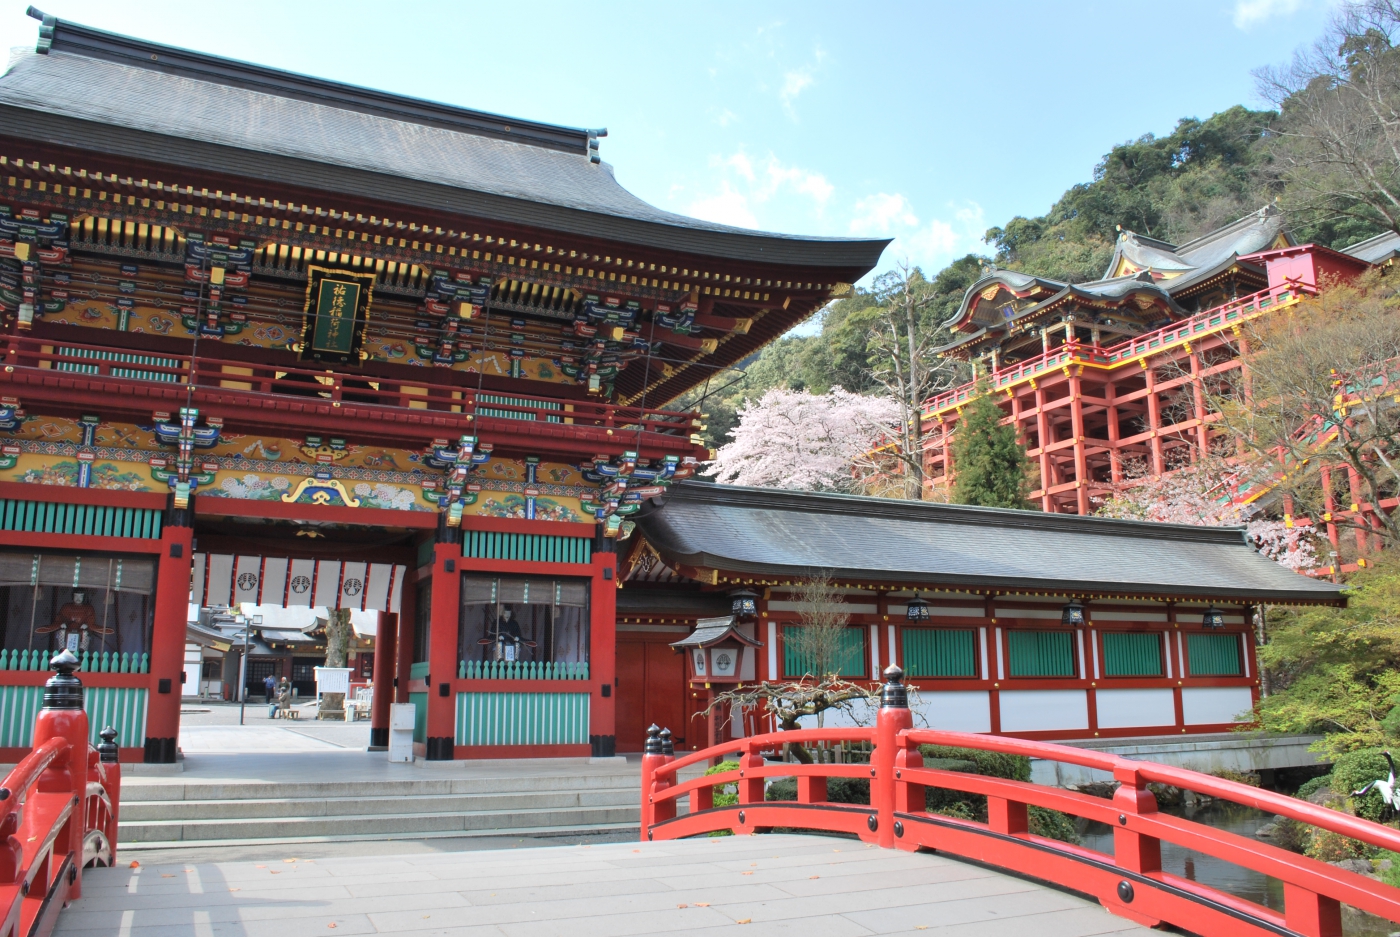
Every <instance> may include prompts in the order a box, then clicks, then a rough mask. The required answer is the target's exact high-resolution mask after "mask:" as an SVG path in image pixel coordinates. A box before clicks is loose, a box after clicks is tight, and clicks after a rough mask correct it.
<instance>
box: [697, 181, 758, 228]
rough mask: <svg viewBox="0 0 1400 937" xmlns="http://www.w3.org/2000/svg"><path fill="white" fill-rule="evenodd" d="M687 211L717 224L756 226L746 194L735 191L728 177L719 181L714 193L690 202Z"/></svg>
mask: <svg viewBox="0 0 1400 937" xmlns="http://www.w3.org/2000/svg"><path fill="white" fill-rule="evenodd" d="M689 211H690V214H691V215H692V216H693V217H695V218H701V219H703V220H705V221H713V222H715V223H717V224H730V225H735V226H736V227H740V228H757V227H758V219H757V218H755V217H754V214H753V210H752V209H750V208H749V199H748V196H746V195H745V194H744V193H742V192H738V191H735V190H734V188H733V187H732V186H731V185H730V184H729V180H728V179H723V180H721V181H720V190H719V192H717V193H716V194H714V195H711V196H709V197H707V198H701V199H696V200H695V201H693V202H691V203H690V209H689Z"/></svg>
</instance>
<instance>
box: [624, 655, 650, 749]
mask: <svg viewBox="0 0 1400 937" xmlns="http://www.w3.org/2000/svg"><path fill="white" fill-rule="evenodd" d="M646 650H647V646H646V645H645V644H643V643H641V642H640V641H618V642H617V710H616V711H617V750H618V751H620V752H639V751H641V750H642V746H643V745H644V744H645V743H646V738H647V726H649V725H651V723H649V722H647V720H646Z"/></svg>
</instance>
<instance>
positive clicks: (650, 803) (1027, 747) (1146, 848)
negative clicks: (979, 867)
mask: <svg viewBox="0 0 1400 937" xmlns="http://www.w3.org/2000/svg"><path fill="white" fill-rule="evenodd" d="M903 676H904V675H903V672H902V671H901V670H900V669H899V668H898V667H891V668H889V669H888V670H886V671H885V677H886V683H885V686H884V690H883V693H882V695H881V700H880V709H879V714H878V717H877V719H876V725H875V727H874V728H842V729H806V730H798V731H791V732H779V733H772V734H768V735H757V736H753V737H751V738H746V739H739V740H735V741H733V742H729V743H726V744H724V745H719V746H715V747H712V748H708V749H705V750H703V751H698V752H694V753H691V754H688V755H685V756H684V757H681V758H676V757H674V756H673V755H671V754H669V753H666V752H664V751H663V750H662V749H663V746H662V744H661V739H660V737H659V736H658V735H657V734H656V732H655V727H653V732H652V733H651V734H650V735H649V738H648V747H647V754H646V755H645V756H644V757H643V759H642V838H643V839H646V840H657V839H677V838H680V837H686V836H696V835H700V834H705V833H711V832H715V831H718V830H729V831H732V832H733V833H735V834H751V833H762V832H766V831H768V830H772V829H775V828H787V829H807V830H821V831H826V832H835V833H847V834H854V835H856V836H858V837H859V838H860V839H862V840H864V841H866V842H868V843H874V844H877V845H879V846H882V847H884V848H886V849H904V850H911V851H912V850H920V849H924V850H936V851H938V852H940V853H944V854H947V855H950V856H957V857H961V858H965V859H969V860H972V861H974V862H978V863H982V864H984V865H987V866H991V867H993V868H996V869H1000V870H1003V871H1007V872H1011V873H1014V874H1018V875H1023V876H1028V877H1031V878H1034V879H1038V880H1041V881H1044V882H1048V883H1050V884H1053V885H1057V886H1061V887H1063V888H1066V889H1068V890H1071V891H1075V892H1079V893H1081V894H1084V895H1087V896H1089V897H1092V898H1094V899H1097V900H1098V902H1099V903H1100V904H1102V905H1103V906H1104V907H1105V908H1107V909H1108V910H1109V911H1112V912H1113V913H1115V914H1119V915H1122V916H1123V917H1125V918H1128V919H1130V920H1133V921H1136V922H1138V923H1141V924H1145V925H1148V926H1154V927H1155V926H1158V925H1161V924H1167V925H1172V926H1174V927H1177V928H1180V929H1182V930H1185V931H1190V932H1192V933H1196V934H1201V935H1207V937H1212V935H1229V937H1236V935H1303V937H1342V921H1341V918H1342V914H1341V906H1342V904H1347V905H1351V906H1352V907H1355V908H1359V909H1361V910H1362V911H1366V912H1369V913H1370V914H1374V915H1377V916H1379V917H1382V918H1385V919H1386V920H1389V921H1394V922H1400V889H1397V888H1393V887H1391V886H1389V885H1384V884H1381V883H1379V882H1377V881H1375V880H1373V879H1370V878H1367V877H1366V876H1364V875H1360V874H1358V873H1355V872H1351V871H1347V870H1345V869H1341V868H1337V867H1335V866H1332V865H1328V864H1327V863H1325V862H1319V861H1317V860H1315V859H1310V858H1308V857H1306V856H1301V855H1298V854H1297V853H1293V852H1289V851H1287V850H1284V849H1281V848H1279V847H1277V846H1272V845H1270V844H1268V843H1261V842H1259V841H1257V840H1253V839H1249V838H1246V837H1243V836H1239V835H1237V834H1234V833H1230V832H1227V831H1224V830H1219V829H1216V828H1214V827H1210V826H1206V825H1204V824H1200V823H1195V822H1192V821H1191V820H1186V819H1183V818H1180V817H1175V816H1169V815H1167V814H1163V813H1161V812H1159V811H1158V809H1157V801H1156V798H1155V797H1154V796H1153V794H1152V792H1151V791H1150V790H1148V787H1147V786H1148V784H1152V783H1155V784H1164V785H1170V786H1172V787H1177V788H1181V789H1182V790H1188V791H1195V792H1196V793H1198V794H1204V795H1206V796H1209V797H1213V798H1218V799H1220V800H1226V801H1231V802H1233V803H1237V804H1243V805H1245V806H1248V807H1254V808H1256V809H1258V810H1262V811H1265V812H1267V813H1271V814H1275V815H1277V816H1280V817H1288V818H1291V819H1293V820H1297V821H1300V822H1302V823H1306V824H1309V825H1311V826H1315V827H1318V828H1319V829H1323V830H1330V831H1332V832H1334V833H1338V834H1341V835H1343V836H1347V837H1350V838H1352V839H1357V840H1360V841H1362V842H1364V843H1368V844H1370V845H1372V846H1376V847H1380V848H1382V849H1389V850H1392V851H1395V852H1400V831H1396V830H1394V829H1392V828H1390V827H1388V826H1382V825H1381V824H1378V823H1372V822H1371V821H1369V820H1363V819H1360V818H1358V817H1353V816H1350V815H1348V814H1344V813H1340V812H1338V811H1335V810H1328V809H1326V808H1324V807H1318V806H1315V805H1313V804H1310V803H1308V802H1306V801H1302V800H1299V799H1297V798H1293V797H1288V796H1285V795H1281V794H1275V793H1272V792H1270V791H1263V790H1259V789H1257V788H1253V787H1250V786H1248V785H1245V784H1239V783H1237V782H1234V781H1227V780H1223V779H1221V778H1216V777H1212V776H1210V775H1206V774H1200V773H1198V772H1195V771H1188V770H1185V769H1182V768H1173V767H1168V766H1166V765H1159V764H1154V763H1152V762H1145V761H1132V760H1129V759H1126V758H1121V757H1118V756H1116V755H1110V754H1105V753H1101V752H1094V751H1085V750H1082V749H1078V748H1071V747H1068V746H1064V745H1054V744H1050V743H1045V742H1031V741H1025V740H1021V739H1012V738H1000V737H995V736H988V735H971V734H967V733H962V732H938V731H932V730H923V729H915V728H914V727H913V720H912V716H911V713H910V710H909V704H908V698H907V692H906V690H905V688H904V686H903V683H902V680H903ZM788 742H799V743H802V744H804V745H806V744H810V743H818V742H826V743H839V742H863V743H870V744H871V745H872V746H873V749H872V751H871V756H870V763H869V764H810V765H806V764H790V763H782V762H776V763H769V762H768V761H765V759H764V757H763V753H764V752H774V751H778V750H780V749H782V747H783V745H784V744H785V743H788ZM920 745H946V746H956V747H960V748H973V749H980V750H982V751H987V752H1001V753H1005V754H1010V755H1027V756H1030V757H1033V758H1041V759H1047V760H1050V761H1059V762H1064V763H1067V764H1072V765H1079V766H1082V767H1087V768H1095V769H1098V770H1100V771H1104V772H1108V773H1110V774H1112V776H1113V778H1114V780H1116V781H1117V782H1118V784H1119V787H1118V789H1117V790H1116V792H1115V793H1114V795H1113V798H1112V799H1111V800H1110V799H1107V798H1103V797H1095V796H1091V795H1088V794H1081V793H1077V792H1074V791H1067V790H1063V789H1061V788H1055V787H1045V786H1043V785H1039V784H1031V783H1026V782H1021V781H1013V780H1006V779H1003V778H995V777H987V776H983V775H978V774H968V773H964V772H958V771H946V770H941V769H935V768H926V767H924V765H923V758H922V756H921V755H920V753H919V746H920ZM735 751H739V752H740V753H741V754H740V757H739V767H738V769H737V770H733V771H727V772H724V773H720V774H714V775H708V776H703V777H697V778H694V779H692V780H688V781H683V782H682V781H680V780H679V775H678V772H680V771H681V770H682V769H685V768H687V767H690V766H696V765H702V764H704V763H705V762H707V761H710V760H712V759H717V758H721V757H723V756H726V755H730V754H732V753H734V752H735ZM788 777H795V778H796V781H797V799H796V800H792V801H775V800H765V799H764V794H765V780H766V779H769V778H788ZM829 778H864V779H866V780H868V781H869V782H870V803H869V805H864V804H844V803H831V802H829V801H828V800H827V794H826V786H827V780H828V779H829ZM729 784H735V785H737V786H738V791H739V796H738V803H736V804H733V805H732V806H720V807H716V806H715V805H714V788H715V787H716V786H720V785H729ZM928 787H936V788H943V789H945V790H953V791H961V792H965V793H968V794H981V795H984V796H986V798H987V822H985V823H978V822H973V821H970V820H962V819H957V818H954V817H948V816H943V815H940V814H934V813H929V812H927V811H926V810H925V809H924V808H925V799H924V789H925V788H928ZM682 798H686V799H687V801H688V807H689V810H688V812H686V813H680V812H679V811H678V810H677V807H678V804H679V802H680V800H681V799H682ZM1029 806H1038V807H1046V808H1049V809H1052V810H1059V811H1062V812H1064V813H1067V814H1070V815H1072V816H1076V817H1083V818H1085V819H1088V820H1097V821H1099V822H1101V823H1107V824H1110V825H1111V826H1112V827H1113V853H1112V854H1111V855H1110V854H1108V853H1104V852H1098V851H1095V850H1091V849H1085V848H1082V847H1079V846H1075V845H1070V844H1068V843H1065V842H1061V841H1058V840H1054V839H1048V838H1045V837H1042V836H1037V835H1035V834H1033V833H1031V832H1030V828H1029V822H1028V816H1027V807H1029ZM1163 841H1166V842H1169V843H1173V844H1176V845H1178V846H1181V847H1184V848H1187V849H1190V850H1192V851H1193V852H1195V853H1198V854H1202V855H1207V856H1212V857H1214V858H1217V859H1220V860H1222V861H1224V862H1228V863H1232V864H1234V865H1237V866H1241V867H1244V868H1247V869H1251V870H1254V871H1256V872H1259V873H1262V874H1264V875H1268V876H1272V877H1273V878H1276V879H1278V880H1280V881H1281V882H1283V891H1284V912H1283V913H1282V914H1279V913H1278V912H1276V911H1272V910H1270V909H1269V908H1266V907H1264V906H1262V905H1259V904H1256V903H1254V902H1251V901H1247V900H1244V899H1242V898H1239V897H1236V896H1234V895H1231V894H1228V893H1226V892H1223V891H1219V890H1217V889H1214V888H1210V887H1207V886H1205V885H1202V884H1200V883H1197V882H1194V881H1189V880H1187V879H1184V878H1180V877H1178V876H1175V875H1171V874H1169V873H1167V872H1164V871H1163V870H1162V847H1161V844H1162V842H1163Z"/></svg>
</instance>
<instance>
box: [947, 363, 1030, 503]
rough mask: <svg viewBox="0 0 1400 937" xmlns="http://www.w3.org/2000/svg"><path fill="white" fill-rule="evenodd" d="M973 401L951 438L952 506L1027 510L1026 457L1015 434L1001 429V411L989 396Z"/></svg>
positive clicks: (1011, 429) (1007, 428) (980, 396)
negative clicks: (968, 505) (973, 505)
mask: <svg viewBox="0 0 1400 937" xmlns="http://www.w3.org/2000/svg"><path fill="white" fill-rule="evenodd" d="M979 391H980V392H979V393H978V394H977V395H976V396H975V397H973V399H972V401H971V402H970V403H968V405H967V407H966V408H965V409H964V410H963V412H962V416H961V417H960V418H959V420H958V428H957V432H956V433H955V434H954V436H953V447H952V448H953V452H952V455H953V490H952V500H953V502H954V503H955V504H978V505H981V506H982V507H989V508H1021V509H1023V510H1024V509H1029V508H1030V504H1029V503H1027V501H1026V453H1025V450H1024V449H1022V448H1021V445H1020V443H1018V442H1017V441H1016V430H1015V428H1014V427H1012V426H1009V425H1008V426H1003V425H1001V419H1002V416H1003V414H1002V412H1001V408H1000V407H998V406H997V405H996V401H995V400H993V399H992V394H991V393H990V392H985V391H982V389H980V388H979Z"/></svg>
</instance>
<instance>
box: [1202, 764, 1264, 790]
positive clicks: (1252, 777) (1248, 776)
mask: <svg viewBox="0 0 1400 937" xmlns="http://www.w3.org/2000/svg"><path fill="white" fill-rule="evenodd" d="M1210 774H1211V777H1216V778H1220V779H1221V780H1222V781H1234V782H1235V783H1236V784H1248V785H1249V786H1250V787H1258V786H1259V775H1257V774H1255V773H1254V772H1253V771H1236V770H1235V769H1234V768H1220V769H1219V770H1217V771H1212V772H1211V773H1210Z"/></svg>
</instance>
